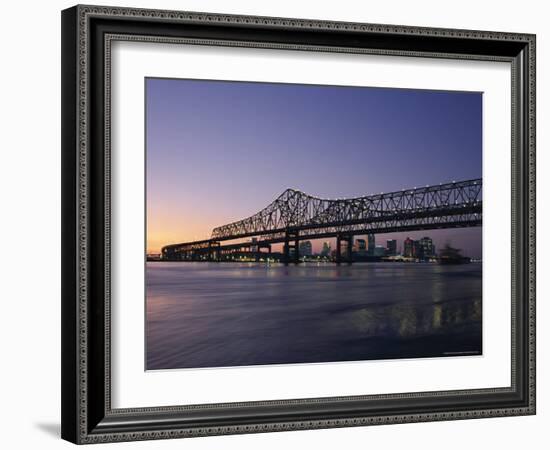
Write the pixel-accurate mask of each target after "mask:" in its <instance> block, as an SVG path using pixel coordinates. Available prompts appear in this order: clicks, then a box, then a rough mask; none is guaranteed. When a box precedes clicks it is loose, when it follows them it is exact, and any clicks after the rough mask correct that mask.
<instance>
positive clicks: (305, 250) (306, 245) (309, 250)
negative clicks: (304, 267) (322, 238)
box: [299, 241, 313, 256]
mask: <svg viewBox="0 0 550 450" xmlns="http://www.w3.org/2000/svg"><path fill="white" fill-rule="evenodd" d="M299 249H300V256H311V255H312V254H313V246H312V245H311V241H302V242H300V245H299Z"/></svg>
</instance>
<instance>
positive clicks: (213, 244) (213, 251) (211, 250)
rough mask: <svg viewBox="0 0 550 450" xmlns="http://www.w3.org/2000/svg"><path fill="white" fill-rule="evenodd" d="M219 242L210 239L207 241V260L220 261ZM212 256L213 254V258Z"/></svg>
mask: <svg viewBox="0 0 550 450" xmlns="http://www.w3.org/2000/svg"><path fill="white" fill-rule="evenodd" d="M220 246H221V244H220V242H217V241H210V242H209V243H208V253H207V256H206V259H207V260H208V261H212V260H214V261H216V262H219V261H220V254H221V250H220ZM212 256H214V258H212Z"/></svg>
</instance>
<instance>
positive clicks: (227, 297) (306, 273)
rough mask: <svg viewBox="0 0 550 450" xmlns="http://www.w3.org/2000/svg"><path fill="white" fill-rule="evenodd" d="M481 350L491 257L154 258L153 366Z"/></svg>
mask: <svg viewBox="0 0 550 450" xmlns="http://www.w3.org/2000/svg"><path fill="white" fill-rule="evenodd" d="M480 353H481V264H474V263H473V264H465V265H457V266H440V265H437V264H429V263H426V264H411V263H366V264H354V265H352V266H340V267H338V266H335V265H332V264H320V265H317V264H301V265H299V266H288V267H284V266H282V265H270V266H268V265H265V264H262V263H257V264H256V263H243V264H238V263H187V262H184V263H158V262H155V263H148V264H147V368H148V369H168V368H192V367H222V366H243V365H255V364H285V363H311V362H330V361H352V360H368V359H381V358H383V359H392V358H417V357H433V356H445V355H450V354H480Z"/></svg>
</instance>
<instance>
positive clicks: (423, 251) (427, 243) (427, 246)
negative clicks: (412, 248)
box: [417, 236, 435, 259]
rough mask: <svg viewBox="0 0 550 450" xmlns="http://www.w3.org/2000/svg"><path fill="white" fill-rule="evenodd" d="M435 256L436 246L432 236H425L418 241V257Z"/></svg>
mask: <svg viewBox="0 0 550 450" xmlns="http://www.w3.org/2000/svg"><path fill="white" fill-rule="evenodd" d="M433 256H435V246H434V243H433V241H432V239H431V238H429V237H427V236H425V237H423V238H422V239H420V240H419V241H418V256H417V257H418V258H421V259H428V258H432V257H433Z"/></svg>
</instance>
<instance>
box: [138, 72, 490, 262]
mask: <svg viewBox="0 0 550 450" xmlns="http://www.w3.org/2000/svg"><path fill="white" fill-rule="evenodd" d="M146 102H147V104H146V132H147V136H146V141H147V228H148V235H147V241H148V244H147V248H148V252H157V251H159V249H160V247H161V246H163V245H165V244H168V243H174V242H184V241H188V240H193V239H202V238H205V237H207V236H209V235H210V232H211V230H212V228H213V227H215V226H218V225H222V224H225V223H228V222H231V221H234V220H238V219H242V218H244V217H247V216H250V215H251V214H253V213H255V212H257V211H259V210H260V209H262V208H263V207H265V206H267V205H268V204H269V203H270V202H271V201H272V200H274V199H275V198H276V197H277V196H278V195H279V194H280V193H281V192H283V191H284V190H285V189H286V188H289V187H292V188H296V189H300V190H302V191H304V192H307V193H310V194H312V195H315V196H318V197H326V198H337V197H338V198H341V197H357V196H362V195H366V194H370V193H378V192H390V191H397V190H401V189H403V188H412V187H416V186H424V185H427V184H439V183H443V182H447V181H453V180H464V179H471V178H479V177H481V175H482V173H481V171H482V94H481V93H479V92H448V91H426V90H408V89H386V88H364V87H361V88H359V87H341V86H311V85H292V84H278V83H248V82H222V81H202V80H175V79H157V78H148V79H146ZM407 235H410V236H411V237H412V238H418V237H421V236H424V235H428V236H431V237H433V238H434V240H435V242H436V245H437V246H439V247H441V246H442V245H443V244H444V243H445V242H450V243H451V244H452V245H453V246H455V247H459V248H462V249H463V250H464V253H465V254H467V255H470V256H473V257H480V256H481V228H480V227H477V228H472V229H459V230H440V231H422V232H419V233H407V234H403V233H394V234H392V235H378V236H377V244H383V245H385V240H386V239H387V238H395V239H398V241H399V242H398V246H402V240H403V239H404V238H405V237H406V236H407ZM314 248H319V244H317V243H316V244H315V245H314Z"/></svg>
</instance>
